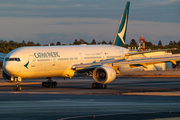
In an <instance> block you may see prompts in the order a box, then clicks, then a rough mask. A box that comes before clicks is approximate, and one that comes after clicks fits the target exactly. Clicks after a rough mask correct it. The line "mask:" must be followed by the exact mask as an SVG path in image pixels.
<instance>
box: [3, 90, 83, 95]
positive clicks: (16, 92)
mask: <svg viewBox="0 0 180 120" xmlns="http://www.w3.org/2000/svg"><path fill="white" fill-rule="evenodd" d="M0 93H15V94H21V93H22V94H23V93H26V94H76V95H79V94H84V93H77V92H22V91H20V92H18V91H9V92H2V91H1V92H0Z"/></svg>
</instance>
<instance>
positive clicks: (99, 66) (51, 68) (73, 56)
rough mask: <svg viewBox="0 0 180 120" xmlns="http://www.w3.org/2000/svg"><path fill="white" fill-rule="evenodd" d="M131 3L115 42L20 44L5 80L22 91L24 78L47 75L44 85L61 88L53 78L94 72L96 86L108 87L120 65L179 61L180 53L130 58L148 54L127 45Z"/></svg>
mask: <svg viewBox="0 0 180 120" xmlns="http://www.w3.org/2000/svg"><path fill="white" fill-rule="evenodd" d="M129 6H130V2H126V5H125V8H124V11H123V13H122V16H121V19H120V21H119V24H118V28H117V31H116V34H115V37H114V41H113V44H112V45H86V44H81V45H70V46H32V47H20V48H17V49H15V50H13V51H11V52H10V53H8V54H7V55H6V56H5V57H4V60H3V73H2V74H3V79H4V80H5V81H7V82H14V83H16V85H15V87H14V90H15V91H20V90H21V86H20V85H19V83H20V82H21V81H22V79H28V78H46V79H47V81H45V82H42V87H57V82H56V81H53V80H52V77H64V78H66V77H69V78H71V77H74V76H79V75H92V76H93V79H94V81H95V82H94V83H92V88H102V89H105V88H106V87H107V84H108V83H111V82H112V81H114V80H115V78H116V76H117V75H119V74H120V70H119V67H120V66H122V65H129V66H132V67H136V66H143V67H147V65H148V64H156V63H162V62H168V61H170V62H172V63H174V64H176V61H180V56H179V54H176V55H168V56H167V55H164V56H157V57H153V58H145V59H139V60H129V61H127V60H126V58H127V57H129V56H131V55H134V54H144V53H146V51H145V52H139V53H132V54H131V53H129V50H128V49H126V48H124V45H125V38H126V31H127V24H128V15H129ZM148 52H149V51H148ZM152 52H153V51H152Z"/></svg>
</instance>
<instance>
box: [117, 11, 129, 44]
mask: <svg viewBox="0 0 180 120" xmlns="http://www.w3.org/2000/svg"><path fill="white" fill-rule="evenodd" d="M126 24H127V14H126V20H125V24H124V26H123V29H122V31H121V32H120V33H118V36H119V37H120V39H121V40H122V42H123V44H125V42H124V39H123V37H124V34H125V31H126Z"/></svg>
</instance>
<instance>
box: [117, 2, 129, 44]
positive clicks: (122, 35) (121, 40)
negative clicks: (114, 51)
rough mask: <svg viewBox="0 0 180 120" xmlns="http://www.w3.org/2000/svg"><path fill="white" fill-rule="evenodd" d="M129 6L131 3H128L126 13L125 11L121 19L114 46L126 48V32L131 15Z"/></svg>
mask: <svg viewBox="0 0 180 120" xmlns="http://www.w3.org/2000/svg"><path fill="white" fill-rule="evenodd" d="M129 6H130V2H126V5H125V8H124V11H123V13H122V16H121V19H120V21H119V25H118V28H117V31H116V35H115V37H114V41H113V45H117V46H122V47H124V45H125V39H126V30H127V23H128V15H129Z"/></svg>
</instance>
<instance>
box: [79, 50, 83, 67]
mask: <svg viewBox="0 0 180 120" xmlns="http://www.w3.org/2000/svg"><path fill="white" fill-rule="evenodd" d="M79 61H80V64H82V63H83V55H82V53H79Z"/></svg>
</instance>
